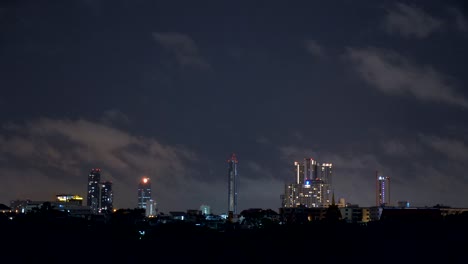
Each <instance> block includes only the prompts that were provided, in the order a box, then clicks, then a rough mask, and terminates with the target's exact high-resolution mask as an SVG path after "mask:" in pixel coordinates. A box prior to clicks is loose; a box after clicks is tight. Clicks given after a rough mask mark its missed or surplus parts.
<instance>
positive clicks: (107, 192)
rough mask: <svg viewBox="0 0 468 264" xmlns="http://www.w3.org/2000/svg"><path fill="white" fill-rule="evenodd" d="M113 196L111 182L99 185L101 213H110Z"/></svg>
mask: <svg viewBox="0 0 468 264" xmlns="http://www.w3.org/2000/svg"><path fill="white" fill-rule="evenodd" d="M113 199H114V195H113V193H112V182H110V181H106V182H103V183H101V205H100V208H101V212H112V209H113Z"/></svg>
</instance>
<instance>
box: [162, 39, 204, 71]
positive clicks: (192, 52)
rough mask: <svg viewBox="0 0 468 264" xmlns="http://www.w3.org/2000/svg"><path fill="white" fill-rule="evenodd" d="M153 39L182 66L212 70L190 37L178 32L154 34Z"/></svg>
mask: <svg viewBox="0 0 468 264" xmlns="http://www.w3.org/2000/svg"><path fill="white" fill-rule="evenodd" d="M153 38H154V39H155V40H156V41H157V42H158V43H159V44H160V45H161V46H162V47H163V48H165V49H166V50H167V51H169V52H172V53H173V54H174V55H175V58H176V60H177V62H178V63H179V64H180V65H181V66H193V67H196V68H200V69H210V68H211V65H210V64H209V63H208V62H207V61H206V60H205V59H204V58H203V57H202V56H201V54H200V52H199V49H198V46H197V45H196V44H195V41H194V40H193V39H192V38H190V37H189V36H188V35H185V34H182V33H177V32H169V33H162V32H153Z"/></svg>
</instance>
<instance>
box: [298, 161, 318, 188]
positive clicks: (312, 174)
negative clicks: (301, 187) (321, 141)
mask: <svg viewBox="0 0 468 264" xmlns="http://www.w3.org/2000/svg"><path fill="white" fill-rule="evenodd" d="M316 179H317V161H315V160H314V159H313V158H305V159H304V181H303V182H301V183H302V184H304V183H305V182H306V181H307V180H316Z"/></svg>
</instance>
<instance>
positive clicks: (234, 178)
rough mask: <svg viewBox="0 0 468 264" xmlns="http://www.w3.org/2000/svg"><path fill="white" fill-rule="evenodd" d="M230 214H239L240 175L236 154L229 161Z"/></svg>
mask: <svg viewBox="0 0 468 264" xmlns="http://www.w3.org/2000/svg"><path fill="white" fill-rule="evenodd" d="M227 162H228V214H237V194H238V189H237V188H238V180H239V179H238V174H237V164H238V163H239V161H238V160H237V157H236V154H234V153H232V155H231V158H230V159H228V161H227Z"/></svg>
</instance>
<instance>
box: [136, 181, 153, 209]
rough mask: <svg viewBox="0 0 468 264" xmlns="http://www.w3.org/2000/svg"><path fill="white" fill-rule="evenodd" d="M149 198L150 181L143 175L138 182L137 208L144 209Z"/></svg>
mask: <svg viewBox="0 0 468 264" xmlns="http://www.w3.org/2000/svg"><path fill="white" fill-rule="evenodd" d="M150 199H151V181H150V179H149V178H148V177H144V178H143V179H141V181H140V183H139V184H138V208H141V209H146V204H147V202H148V201H149V200H150Z"/></svg>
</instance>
